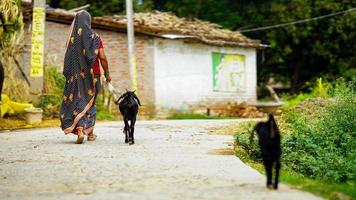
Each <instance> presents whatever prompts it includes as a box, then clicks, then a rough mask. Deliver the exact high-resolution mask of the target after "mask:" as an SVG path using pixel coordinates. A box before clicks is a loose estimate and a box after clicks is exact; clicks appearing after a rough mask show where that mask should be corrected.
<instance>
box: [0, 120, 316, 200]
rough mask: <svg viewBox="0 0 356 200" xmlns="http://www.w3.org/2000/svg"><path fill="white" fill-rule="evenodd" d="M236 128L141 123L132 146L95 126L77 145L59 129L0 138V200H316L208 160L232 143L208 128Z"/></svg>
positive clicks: (110, 127)
mask: <svg viewBox="0 0 356 200" xmlns="http://www.w3.org/2000/svg"><path fill="white" fill-rule="evenodd" d="M239 122H240V120H183V121H138V123H137V126H136V137H135V142H136V144H135V145H132V146H129V145H127V144H125V143H124V135H123V133H122V128H123V123H122V122H105V123H99V124H97V126H96V130H95V133H96V134H97V135H98V139H97V141H94V142H88V141H86V142H85V143H84V144H82V145H77V144H74V141H75V139H76V137H75V136H74V135H70V136H65V135H64V134H63V133H62V132H61V130H60V129H59V128H51V129H36V130H26V131H17V132H5V133H0V199H105V200H108V199H155V200H156V199H162V200H163V199H164V200H166V199H184V200H186V199H288V200H292V199H298V200H300V199H303V200H306V199H318V197H315V196H313V195H311V194H309V193H305V192H301V191H298V190H295V189H292V188H290V187H289V186H286V185H283V184H282V185H281V186H280V189H279V190H278V191H271V190H267V189H266V188H265V177H264V176H263V175H261V174H260V173H258V172H257V171H255V170H254V169H251V168H250V167H248V166H247V165H245V164H244V163H242V162H241V161H240V160H239V159H238V158H236V157H235V156H233V155H217V154H214V153H211V152H214V150H216V149H221V148H229V146H228V143H229V142H231V141H232V140H233V138H232V136H227V135H213V134H211V133H210V134H209V132H210V131H209V129H210V128H211V127H216V126H221V125H229V124H230V125H231V124H236V123H239ZM230 148H231V147H230Z"/></svg>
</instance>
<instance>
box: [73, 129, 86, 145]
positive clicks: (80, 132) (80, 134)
mask: <svg viewBox="0 0 356 200" xmlns="http://www.w3.org/2000/svg"><path fill="white" fill-rule="evenodd" d="M77 131H78V138H77V141H76V142H75V143H76V144H83V141H84V133H83V128H77Z"/></svg>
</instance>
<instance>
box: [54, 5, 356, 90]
mask: <svg viewBox="0 0 356 200" xmlns="http://www.w3.org/2000/svg"><path fill="white" fill-rule="evenodd" d="M134 2H136V1H134ZM143 2H144V4H143V5H136V4H135V10H136V11H148V10H160V11H171V12H174V13H175V14H177V15H178V16H180V17H187V18H199V19H202V20H207V21H211V22H214V23H217V24H220V25H222V26H223V27H224V28H229V29H232V30H241V29H247V28H254V27H261V26H268V25H274V24H280V23H285V22H291V21H296V20H302V19H307V18H312V17H316V16H321V15H326V14H330V13H334V12H338V11H342V10H347V9H350V8H354V7H356V1H354V0H204V1H203V0H180V1H173V0H144V1H143ZM49 3H50V4H51V5H54V6H55V7H56V6H57V7H58V6H59V7H63V8H67V9H70V8H73V7H78V6H81V5H84V4H86V3H90V4H91V6H90V9H89V11H90V12H91V13H92V14H93V15H94V16H97V15H112V14H122V13H124V9H125V1H124V0H108V1H94V0H78V1H72V0H62V1H59V0H50V1H49ZM355 21H356V12H350V13H347V14H343V15H340V16H336V17H332V18H327V19H321V20H317V21H312V22H309V23H304V24H298V25H290V26H285V27H281V28H276V29H270V30H264V31H258V32H248V33H245V35H247V36H249V37H251V38H254V39H260V40H261V41H262V42H263V43H264V44H268V45H270V48H267V49H265V50H264V51H263V53H260V55H263V59H259V64H258V69H259V70H258V78H259V82H260V83H262V84H263V83H264V82H266V81H267V80H268V79H269V78H270V77H274V78H275V79H277V80H281V81H285V82H290V83H291V85H292V89H293V91H298V90H301V89H303V87H304V86H305V83H306V82H307V81H312V80H314V79H315V78H316V77H320V76H325V77H328V78H331V79H332V78H335V77H338V76H344V77H345V78H349V79H350V78H351V76H352V75H354V74H356V56H355V52H356V31H355V30H356V23H355ZM261 57H262V56H261Z"/></svg>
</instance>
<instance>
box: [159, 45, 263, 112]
mask: <svg viewBox="0 0 356 200" xmlns="http://www.w3.org/2000/svg"><path fill="white" fill-rule="evenodd" d="M154 46H155V48H154V66H155V67H154V68H155V69H154V71H155V72H154V77H155V78H154V80H155V83H154V85H155V100H156V106H158V107H160V108H175V109H183V110H184V109H187V105H192V104H197V103H221V102H241V101H255V100H256V86H257V80H256V79H257V78H256V76H257V73H256V49H254V48H240V47H215V46H209V45H204V44H192V43H186V42H183V41H181V40H168V39H158V38H156V39H155V41H154ZM213 52H219V53H229V54H240V55H245V62H246V74H247V77H246V78H247V88H246V90H245V91H244V92H239V93H237V92H214V91H213V66H212V53H213Z"/></svg>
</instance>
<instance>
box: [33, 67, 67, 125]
mask: <svg viewBox="0 0 356 200" xmlns="http://www.w3.org/2000/svg"><path fill="white" fill-rule="evenodd" d="M64 85H65V77H64V76H63V75H62V74H61V73H59V72H58V71H57V68H55V67H46V70H45V76H44V94H42V95H41V96H40V102H39V104H38V105H36V106H37V107H40V108H42V109H43V113H44V116H46V117H49V118H58V117H59V109H60V106H61V103H62V93H63V89H64Z"/></svg>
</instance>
